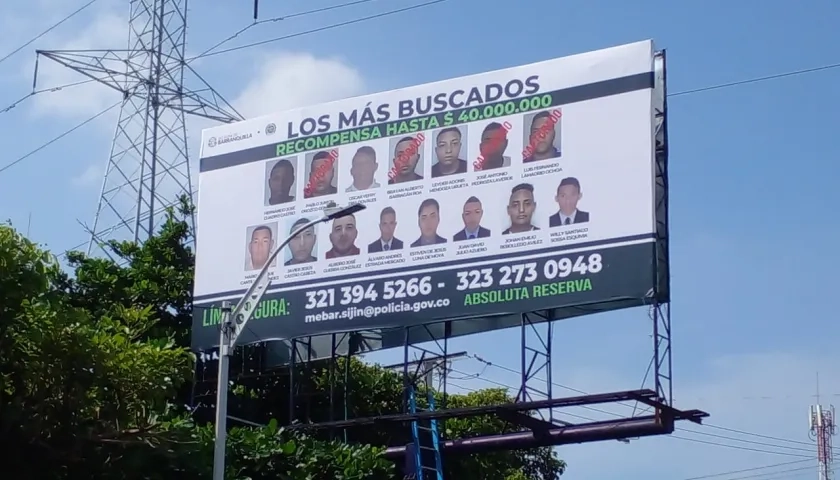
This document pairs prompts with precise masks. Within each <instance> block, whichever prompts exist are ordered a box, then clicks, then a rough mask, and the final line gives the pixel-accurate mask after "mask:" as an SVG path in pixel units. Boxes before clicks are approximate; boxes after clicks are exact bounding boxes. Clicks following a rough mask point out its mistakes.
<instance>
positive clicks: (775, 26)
mask: <svg viewBox="0 0 840 480" xmlns="http://www.w3.org/2000/svg"><path fill="white" fill-rule="evenodd" d="M83 3H84V2H82V1H81V0H80V1H74V2H67V1H63V2H58V1H57V0H37V1H31V2H26V3H25V4H24V3H23V2H4V5H3V6H0V31H4V38H2V39H0V57H2V55H4V54H5V52H8V51H11V50H12V49H14V48H15V47H17V46H18V45H20V44H21V43H23V42H25V41H26V40H28V39H29V38H30V37H31V36H32V35H33V32H38V31H41V30H42V29H43V28H45V27H47V26H49V25H50V24H51V23H53V22H54V21H56V20H58V19H59V18H61V17H63V16H64V15H66V14H67V13H69V12H70V11H71V10H73V9H74V8H77V7H78V6H81V5H82V4H83ZM248 3H249V2H222V1H218V0H215V1H211V0H205V1H203V2H201V4H199V2H192V3H191V5H192V10H191V12H190V15H191V18H190V29H189V39H188V50H189V51H191V52H193V53H197V52H199V51H202V50H204V49H206V48H208V47H209V46H211V45H212V44H214V43H216V42H218V41H219V40H221V39H222V38H224V37H225V36H227V35H229V34H230V33H233V32H235V31H236V30H238V29H240V28H241V27H242V26H244V25H246V24H247V23H248V22H250V18H251V11H250V6H249V5H247V4H248ZM262 3H263V5H262V12H261V16H262V18H269V17H275V16H278V15H282V14H288V13H293V12H297V11H302V10H308V9H311V8H316V7H319V6H326V5H329V3H327V2H324V1H321V0H318V1H311V2H306V1H283V2H269V1H267V0H264V1H263V2H262ZM124 4H127V2H121V1H117V0H100V1H99V2H98V3H97V4H96V5H95V6H92V7H91V8H90V9H88V10H86V11H85V12H84V13H83V14H80V15H79V16H78V17H76V18H74V19H73V21H71V22H68V23H67V24H65V25H63V26H62V27H60V28H58V29H56V31H54V32H53V33H51V34H50V35H47V36H45V37H44V38H43V39H41V40H39V41H38V42H36V43H35V44H33V45H31V46H30V47H28V48H26V49H24V50H23V51H22V52H21V53H19V54H17V55H15V56H13V57H11V58H9V59H8V60H6V61H4V62H2V63H0V86H2V88H0V92H1V93H0V108H3V107H5V106H6V105H8V104H11V103H12V102H14V101H15V100H17V99H18V98H20V97H22V96H23V95H25V94H27V93H28V92H29V91H30V89H31V82H32V67H33V62H34V52H33V50H34V49H35V48H43V49H51V48H54V49H60V48H69V47H71V46H75V47H77V48H94V47H99V48H122V46H123V45H124V39H125V36H126V26H125V24H124V23H123V22H124V21H125V14H126V10H127V8H125V7H124ZM407 5H411V2H409V1H404V0H378V1H374V2H371V3H370V4H367V5H362V6H358V7H352V8H346V9H339V10H337V11H333V12H329V13H326V14H321V15H309V16H305V17H300V18H297V19H294V20H289V21H283V22H275V23H270V24H266V25H261V26H259V27H256V28H253V29H251V30H249V31H248V32H247V33H246V34H245V35H243V36H242V38H239V39H236V40H235V41H232V42H230V43H229V44H228V45H226V46H235V45H237V44H240V43H249V42H250V41H257V40H262V39H267V38H272V37H277V36H281V35H286V34H289V33H294V32H298V31H303V30H307V29H311V28H316V27H318V26H321V25H325V24H330V23H335V22H341V21H345V20H348V19H351V18H356V17H362V16H366V15H370V14H373V13H378V12H382V11H385V10H391V9H395V8H399V7H402V6H407ZM838 20H840V4H838V3H837V2H836V1H833V0H802V1H800V2H784V1H778V0H729V1H723V0H704V1H697V0H684V1H668V2H666V1H664V0H656V1H653V0H649V1H645V2H639V1H620V0H588V1H583V0H522V1H519V2H510V1H508V2H502V1H498V0H485V1H478V0H447V1H445V2H442V3H440V4H437V5H433V6H430V7H425V8H421V9H418V10H415V11H412V12H409V13H404V14H399V15H393V16H387V17H384V18H381V19H376V20H371V21H368V22H364V23H360V24H357V25H353V26H347V27H342V28H337V29H333V30H328V31H324V32H320V33H317V34H312V35H305V36H300V37H297V38H292V39H289V40H284V41H281V42H275V43H271V44H267V45H263V46H261V47H257V48H251V49H245V50H242V51H239V52H236V53H228V54H224V55H218V56H214V57H209V58H207V59H203V60H202V61H201V62H200V63H198V64H197V65H196V68H197V69H199V70H200V72H201V73H202V75H203V76H204V77H205V78H206V79H207V80H208V81H209V82H210V83H211V84H212V85H213V86H214V87H216V88H217V89H218V90H219V91H220V92H222V93H223V94H224V95H226V96H227V98H228V99H230V100H231V101H232V102H233V103H234V105H235V106H237V108H241V109H242V110H243V111H244V112H245V113H247V114H259V113H267V112H269V111H277V110H282V109H284V108H290V107H294V106H300V105H303V104H310V103H316V102H321V101H326V100H332V99H335V98H340V97H343V96H348V95H355V94H360V93H372V92H376V91H380V90H386V89H392V88H398V87H403V86H409V85H412V84H418V83H424V82H428V81H434V80H441V79H445V78H449V77H455V76H460V75H467V74H472V73H478V72H481V71H485V70H492V69H498V68H504V67H509V66H515V65H518V64H524V63H529V62H534V61H538V60H543V59H547V58H552V57H558V56H563V55H568V54H574V53H580V52H584V51H587V50H593V49H598V48H604V47H609V46H613V45H617V44H622V43H627V42H632V41H636V40H642V39H647V38H653V39H654V40H655V41H656V43H657V46H658V47H659V48H667V50H668V76H669V91H670V92H671V93H678V92H684V91H688V90H694V89H698V88H703V87H708V86H713V85H718V84H725V83H728V82H735V81H739V80H745V79H750V78H755V77H762V76H766V75H772V74H776V73H782V72H787V71H793V70H798V69H805V68H810V67H817V66H820V65H825V64H831V63H837V62H840V53H838V51H837V46H838V45H840V29H838V28H837V22H838ZM42 71H43V77H42V80H43V81H44V83H43V84H42V85H41V86H43V87H51V86H59V85H63V84H65V83H69V82H72V81H76V80H79V79H80V77H74V76H72V75H68V73H67V72H61V71H60V70H58V69H55V68H53V69H50V68H49V67H47V66H44V65H42ZM49 82H53V83H49ZM110 95H111V94H110V93H109V92H107V90H106V89H105V88H104V87H103V88H93V87H91V88H88V86H82V87H75V88H73V89H67V90H64V91H59V92H55V93H45V94H41V95H38V96H35V97H32V98H30V99H29V100H27V101H25V102H23V103H21V104H20V105H18V106H17V107H16V108H14V109H12V110H10V111H8V112H6V113H1V114H0V131H2V132H3V134H2V138H3V146H4V148H5V151H4V154H3V155H2V157H0V168H2V166H3V165H5V164H7V163H9V162H11V161H13V160H15V159H16V158H18V157H19V156H21V155H23V154H25V153H27V152H29V151H30V150H32V149H34V148H36V147H37V146H39V145H40V144H41V143H43V142H44V141H45V140H46V139H49V138H52V137H53V136H55V135H58V134H59V133H61V132H63V131H65V130H67V129H68V128H70V127H72V126H74V125H76V124H77V123H79V122H80V121H81V120H83V119H85V118H87V117H89V116H90V115H91V114H93V113H96V112H97V111H99V110H101V109H102V107H103V106H105V105H107V104H109V103H111V102H113V101H115V100H116V98H114V97H113V96H110ZM669 107H670V125H669V128H670V134H671V137H670V140H671V157H670V158H671V160H670V168H671V234H672V239H673V240H672V242H673V244H672V259H671V261H672V270H673V279H672V287H673V331H674V369H675V381H674V389H675V390H674V394H675V397H676V399H677V406H678V407H684V408H700V409H704V410H707V411H709V412H710V413H711V414H712V417H711V418H710V419H709V423H711V424H713V425H717V426H722V427H726V428H731V429H736V430H741V431H745V432H748V433H753V434H755V433H757V434H762V435H767V436H773V437H778V438H779V439H781V440H771V439H767V438H761V437H757V436H755V435H742V434H737V433H734V432H729V431H725V430H720V429H716V428H712V427H706V426H704V427H698V426H682V428H685V429H686V430H691V431H692V432H699V433H692V432H687V431H680V432H677V434H676V436H678V437H682V438H690V439H695V440H702V441H705V442H712V443H718V444H728V445H735V446H739V447H742V448H747V449H750V448H751V449H755V450H759V451H749V450H744V449H738V448H732V447H724V446H721V445H708V444H702V443H697V442H692V441H689V440H684V439H682V438H650V439H641V440H634V441H632V442H631V443H630V444H629V445H625V444H621V443H618V442H606V443H601V444H589V445H578V446H567V447H562V448H560V450H559V451H560V453H561V455H562V456H563V458H564V459H566V460H567V461H568V462H569V470H568V473H567V476H566V478H572V479H583V478H587V479H588V478H600V479H601V480H613V479H616V480H617V479H619V478H620V479H623V480H627V479H630V480H633V479H637V478H645V479H652V480H659V479H662V480H665V479H669V480H674V479H676V480H680V479H686V478H689V477H694V476H699V475H704V474H709V473H718V472H725V471H731V470H738V469H745V468H751V467H758V466H764V465H771V464H778V463H783V462H791V461H794V462H795V461H799V460H802V461H803V463H798V464H794V465H790V466H779V467H776V468H773V469H768V470H761V471H757V472H750V473H743V474H733V475H729V476H721V477H715V478H719V479H722V480H734V479H735V478H741V477H742V476H745V475H752V474H756V473H758V474H763V473H766V472H775V473H774V474H773V475H770V474H769V473H767V475H766V476H759V477H751V478H754V479H757V480H772V479H776V478H782V477H778V476H777V475H779V474H780V473H781V472H782V471H783V470H789V469H797V468H805V467H809V466H810V465H811V463H808V462H807V461H806V460H807V456H809V455H810V454H809V452H811V451H814V450H815V448H812V447H811V446H810V445H811V442H810V440H809V438H808V435H807V429H808V419H807V411H808V405H809V404H810V403H813V401H814V398H813V394H814V393H815V391H816V374H817V372H819V374H820V391H821V392H822V394H823V397H822V398H823V402H824V403H828V402H831V401H833V400H832V398H831V397H832V396H833V395H834V394H837V395H840V367H838V365H840V362H838V360H840V354H838V353H837V351H836V348H835V346H836V339H837V338H838V334H840V327H838V316H837V313H836V309H835V308H834V301H835V299H834V297H833V295H834V294H836V290H835V289H836V288H837V285H838V282H837V279H836V273H835V272H837V271H839V270H840V256H838V254H837V251H836V250H835V248H836V246H837V245H840V228H839V227H838V225H840V221H838V214H837V205H838V204H840V193H838V190H837V189H836V188H835V183H836V182H837V180H838V179H840V166H838V165H840V164H839V163H838V161H837V160H838V159H840V142H838V138H840V137H838V136H837V134H838V126H840V69H833V70H827V71H823V72H817V73H811V74H807V75H797V76H791V77H787V78H782V79H778V80H771V81H766V82H758V83H754V84H749V85H744V86H736V87H731V88H723V89H719V90H712V91H705V92H699V93H693V94H686V95H676V96H674V97H672V98H671V99H670V104H669ZM114 122H115V116H113V115H111V116H107V115H106V116H105V117H103V118H102V119H100V120H98V121H96V122H93V123H91V124H90V125H88V126H86V127H84V128H83V129H80V130H79V131H77V132H75V133H73V134H72V135H70V136H68V137H67V138H65V139H64V140H62V141H60V142H58V143H56V144H55V145H53V146H51V147H49V148H46V149H44V150H43V151H41V152H39V153H37V154H35V155H33V156H32V157H30V158H28V159H27V160H25V161H22V162H21V163H19V164H18V165H15V166H14V167H12V168H9V169H7V170H5V171H3V172H0V218H2V219H7V218H8V219H11V221H12V222H13V223H14V224H15V225H17V226H18V227H19V228H21V229H22V230H25V229H26V228H27V224H28V223H29V218H30V216H31V227H30V235H31V237H32V238H33V239H34V240H36V241H38V242H41V243H43V244H45V245H47V246H48V247H49V248H51V249H53V250H54V251H57V252H61V251H63V250H65V249H67V248H71V247H74V246H76V245H78V244H80V243H82V242H83V241H85V239H86V237H85V234H84V232H83V230H82V229H81V227H80V226H79V224H78V223H77V221H76V219H79V220H81V221H84V222H90V221H91V219H92V216H93V213H94V210H95V205H96V199H97V195H98V193H99V187H100V183H101V171H102V168H103V166H104V162H105V159H106V156H107V154H108V149H109V140H110V137H111V134H112V133H113V128H114ZM203 126H207V125H206V124H204V123H201V122H191V123H190V124H189V128H190V129H191V132H190V135H191V147H192V149H193V150H192V151H193V152H194V153H197V151H198V149H197V148H196V147H197V143H196V139H197V138H198V129H199V128H201V127H203ZM605 140H608V139H605ZM649 331H650V324H649V321H648V317H647V313H646V312H645V311H639V310H630V311H623V312H614V313H611V314H604V315H598V316H592V317H586V318H579V319H575V320H570V321H565V322H561V323H558V324H557V325H556V328H555V339H554V342H555V352H554V354H555V355H554V369H553V376H554V381H555V382H557V383H559V384H563V385H568V386H571V387H573V388H577V389H581V390H585V391H590V392H595V391H600V392H605V391H612V390H621V389H628V388H637V387H638V386H639V385H640V383H641V381H642V377H643V374H644V371H645V369H646V367H647V364H648V361H649V357H650V350H651V348H650V345H651V339H650V338H649ZM518 345H519V343H518V331H515V330H513V331H511V330H508V331H502V332H492V333H488V334H484V335H480V336H475V337H471V338H466V339H459V340H457V341H453V342H452V344H451V346H450V351H458V350H467V351H468V352H470V353H471V354H477V355H480V356H482V357H483V358H485V359H487V360H489V361H491V362H493V363H494V364H497V365H501V366H504V367H509V368H513V369H516V368H518ZM371 358H372V359H375V360H377V361H382V362H388V363H390V362H396V361H399V354H398V353H396V352H382V353H379V354H376V355H372V356H371ZM454 368H455V369H457V370H459V371H461V372H465V373H478V372H482V375H481V376H480V377H479V378H477V379H476V378H474V379H469V380H458V381H455V380H453V381H452V384H459V385H462V386H464V387H468V388H480V387H484V386H491V384H490V383H489V382H488V380H489V381H490V382H499V383H503V384H515V382H517V376H516V375H514V374H511V373H509V372H506V371H505V370H503V369H501V368H498V367H487V368H486V369H484V368H483V366H482V364H481V363H480V362H477V361H475V360H463V361H459V362H457V363H456V364H455V366H454ZM454 375H455V376H458V374H454ZM461 376H463V375H461ZM555 392H557V393H560V394H563V391H562V390H561V389H560V388H559V387H556V388H555ZM604 409H605V410H609V411H612V412H615V413H623V414H627V413H629V410H627V409H624V408H623V407H620V406H618V407H605V408H604ZM572 413H575V414H577V415H582V416H587V417H590V418H606V417H605V415H604V414H602V413H599V412H592V411H587V410H581V409H578V410H575V411H573V412H572ZM568 420H569V421H575V419H574V418H568ZM709 434H711V435H722V436H724V437H729V438H719V437H713V436H710V435H709ZM734 439H740V440H741V441H740V442H739V441H736V440H734ZM756 442H762V443H765V444H776V445H781V446H784V448H775V447H770V446H767V445H760V444H759V443H756ZM796 442H801V443H796ZM771 451H772V452H776V453H768V452H771ZM813 474H814V472H813V470H798V471H794V472H790V473H789V476H785V477H784V478H799V477H800V476H801V477H802V478H807V476H808V475H813ZM774 475H775V476H774Z"/></svg>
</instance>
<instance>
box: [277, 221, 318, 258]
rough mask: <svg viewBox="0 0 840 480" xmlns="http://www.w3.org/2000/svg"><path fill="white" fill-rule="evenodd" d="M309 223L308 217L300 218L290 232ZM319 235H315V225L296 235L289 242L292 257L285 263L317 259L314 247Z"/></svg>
mask: <svg viewBox="0 0 840 480" xmlns="http://www.w3.org/2000/svg"><path fill="white" fill-rule="evenodd" d="M307 223H309V219H308V218H300V219H298V220H297V221H296V222H295V223H294V224H293V225H292V228H290V229H289V234H291V233H292V232H294V231H295V230H297V229H298V228H300V227H302V226H303V225H306V224H307ZM317 240H318V239H317V237H316V236H315V227H314V226H312V227H309V228H307V229H306V230H304V231H302V232H300V233H298V234H297V235H295V238H293V239H292V240H291V241H290V242H289V252H291V254H292V258H291V259H290V260H289V261H287V262H286V263H285V264H284V265H286V266H287V267H289V266H292V265H300V264H302V263H309V262H314V261H316V260H317V258H315V257H314V256H313V255H312V249H314V248H315V243H316V242H317Z"/></svg>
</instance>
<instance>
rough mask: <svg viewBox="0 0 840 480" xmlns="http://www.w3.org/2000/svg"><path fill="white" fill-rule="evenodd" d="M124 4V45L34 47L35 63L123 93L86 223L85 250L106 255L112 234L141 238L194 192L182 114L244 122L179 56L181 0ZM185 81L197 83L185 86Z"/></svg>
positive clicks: (184, 8)
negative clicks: (44, 63)
mask: <svg viewBox="0 0 840 480" xmlns="http://www.w3.org/2000/svg"><path fill="white" fill-rule="evenodd" d="M129 4H130V6H129V25H128V27H129V35H128V48H127V49H125V50H39V51H38V52H37V53H38V59H39V60H40V58H41V57H45V58H48V59H50V60H52V61H55V62H58V63H59V64H61V65H63V66H65V67H67V68H70V69H72V70H74V71H76V72H78V73H79V74H81V75H84V76H87V77H89V78H90V79H91V81H97V82H99V83H102V84H104V85H106V86H108V87H111V88H112V89H114V90H116V91H118V92H120V94H121V95H122V102H121V109H120V116H119V120H118V122H117V125H116V129H115V132H114V138H113V142H112V145H111V152H110V155H109V157H108V162H107V165H106V168H105V175H104V179H103V183H102V191H101V194H100V196H99V204H98V206H97V209H96V215H95V216H94V221H93V225H92V226H91V227H87V226H85V229H86V230H87V232H88V233H89V234H90V241H89V243H88V253H89V254H90V253H92V251H93V250H94V249H96V250H98V252H99V253H104V254H107V253H108V252H107V250H106V249H103V248H102V246H101V244H102V242H104V241H107V240H110V239H117V240H134V241H137V242H142V241H144V240H146V239H147V238H148V237H149V236H150V235H152V234H153V233H154V232H155V229H156V227H157V222H158V221H159V220H160V218H161V215H162V214H163V213H164V212H165V209H166V208H167V207H169V206H172V205H175V204H176V203H177V201H178V197H180V196H181V195H184V194H186V195H190V196H191V195H192V193H193V180H192V177H191V175H190V162H189V150H188V146H187V128H186V116H187V114H191V115H197V116H199V117H204V118H206V119H210V120H213V121H218V122H232V121H236V120H241V119H242V116H241V115H239V113H238V112H236V110H235V109H234V108H233V107H231V105H230V104H229V103H228V102H227V101H226V100H225V99H224V98H222V97H221V95H219V94H218V93H217V92H216V91H215V90H213V88H211V87H210V86H209V85H208V84H207V82H205V81H204V80H203V79H202V77H201V76H200V75H198V73H197V72H196V71H195V70H194V69H193V68H192V67H190V65H189V63H190V62H191V59H187V58H186V57H185V44H186V34H187V0H130V2H129ZM185 77H187V78H188V80H187V81H185ZM36 78H37V63H36ZM188 82H189V83H190V84H192V83H193V82H195V83H196V86H197V87H198V88H197V89H194V90H193V89H189V88H187V87H186V86H185V83H188ZM191 220H192V221H193V222H194V219H191Z"/></svg>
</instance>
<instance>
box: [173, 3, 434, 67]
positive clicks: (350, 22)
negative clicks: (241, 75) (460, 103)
mask: <svg viewBox="0 0 840 480" xmlns="http://www.w3.org/2000/svg"><path fill="white" fill-rule="evenodd" d="M445 1H447V0H431V1H428V2H424V3H418V4H416V5H410V6H408V7H403V8H397V9H394V10H389V11H387V12H381V13H376V14H373V15H368V16H366V17H360V18H355V19H353V20H347V21H344V22H340V23H334V24H331V25H325V26H323V27H318V28H313V29H310V30H305V31H303V32H298V33H292V34H289V35H284V36H282V37H275V38H270V39H268V40H262V41H259V42H254V43H248V44H245V45H239V46H236V47H231V48H227V49H224V50H219V51H216V52H210V53H207V54H204V55H199V56H195V57H192V58H190V59H189V60H187V63H189V62H192V61H193V60H196V59H198V58H203V57H212V56H214V55H221V54H223V53H230V52H235V51H237V50H243V49H245V48H251V47H257V46H260V45H265V44H267V43H273V42H279V41H280V40H287V39H289V38H295V37H300V36H303V35H308V34H310V33H318V32H323V31H325V30H332V29H334V28H339V27H345V26H347V25H353V24H355V23H361V22H365V21H368V20H374V19H376V18H382V17H387V16H389V15H396V14H398V13H403V12H408V11H410V10H415V9H418V8H423V7H429V6H431V5H434V4H437V3H443V2H445Z"/></svg>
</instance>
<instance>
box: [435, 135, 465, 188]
mask: <svg viewBox="0 0 840 480" xmlns="http://www.w3.org/2000/svg"><path fill="white" fill-rule="evenodd" d="M432 137H433V138H432V152H433V155H432V156H433V157H434V158H432V178H440V177H446V176H448V175H459V174H462V173H467V160H466V156H467V147H466V146H467V142H468V139H467V126H466V125H459V126H457V127H446V128H441V129H440V130H435V131H433V132H432Z"/></svg>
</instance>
